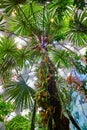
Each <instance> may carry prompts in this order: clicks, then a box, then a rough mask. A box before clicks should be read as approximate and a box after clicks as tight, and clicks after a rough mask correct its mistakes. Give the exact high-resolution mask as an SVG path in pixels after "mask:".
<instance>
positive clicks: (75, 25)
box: [68, 10, 87, 46]
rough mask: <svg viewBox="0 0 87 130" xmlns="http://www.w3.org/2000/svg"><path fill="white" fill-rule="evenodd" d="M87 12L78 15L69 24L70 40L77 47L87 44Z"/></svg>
mask: <svg viewBox="0 0 87 130" xmlns="http://www.w3.org/2000/svg"><path fill="white" fill-rule="evenodd" d="M86 15H87V10H84V11H82V12H79V13H76V14H75V15H74V17H73V19H71V20H70V23H69V31H68V38H69V40H70V41H71V42H72V43H74V44H76V45H77V46H83V45H85V44H86V43H87V17H86Z"/></svg>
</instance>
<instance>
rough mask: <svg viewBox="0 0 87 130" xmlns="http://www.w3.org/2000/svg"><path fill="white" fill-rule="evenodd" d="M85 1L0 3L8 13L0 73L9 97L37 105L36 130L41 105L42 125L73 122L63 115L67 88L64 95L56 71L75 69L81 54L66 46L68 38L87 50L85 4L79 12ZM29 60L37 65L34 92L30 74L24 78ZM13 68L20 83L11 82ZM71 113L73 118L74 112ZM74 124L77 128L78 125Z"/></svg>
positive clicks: (53, 129)
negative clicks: (20, 43)
mask: <svg viewBox="0 0 87 130" xmlns="http://www.w3.org/2000/svg"><path fill="white" fill-rule="evenodd" d="M77 2H78V1H77ZM80 2H81V1H80V0H79V3H75V2H74V1H73V0H67V1H66V0H63V1H61V0H51V1H47V0H45V1H43V0H0V8H1V9H3V10H4V11H3V13H2V15H1V18H0V31H2V32H4V33H5V35H6V36H5V37H3V38H1V40H0V75H1V79H2V83H3V84H4V87H5V89H6V91H5V95H6V97H7V99H9V100H10V101H12V102H13V103H14V104H15V106H16V107H17V108H18V109H21V110H22V109H24V108H29V109H30V108H31V109H32V106H34V109H33V115H32V125H31V130H34V121H35V120H34V117H35V111H36V108H38V107H41V108H42V110H41V112H40V113H43V115H44V116H42V118H43V123H44V124H45V125H48V129H49V130H65V129H67V130H68V129H69V119H68V118H67V117H66V116H65V115H64V113H63V109H64V108H65V104H64V102H65V100H64V99H63V96H64V95H66V93H67V91H68V90H67V91H62V87H60V86H61V85H60V82H59V78H60V76H59V75H58V71H57V70H58V68H61V67H65V68H68V67H70V66H72V65H73V63H74V62H73V60H74V57H76V56H77V54H76V52H74V51H72V50H70V49H69V48H67V46H66V43H65V40H67V39H68V42H71V45H73V46H74V47H75V48H76V47H80V48H81V47H85V46H86V42H87V18H86V14H87V9H86V8H85V2H84V5H83V7H82V8H80V7H79V6H78V4H80ZM15 37H20V38H21V39H23V40H24V41H25V42H26V45H25V46H24V47H23V48H22V49H18V48H17V46H16V45H17V44H16V43H15V41H14V39H15ZM60 46H61V47H62V49H60ZM26 62H28V63H29V64H28V65H27V67H28V68H30V69H31V68H32V67H34V66H35V67H36V73H35V74H36V76H37V81H36V83H35V89H33V88H31V87H30V86H29V84H27V81H28V80H29V76H28V79H27V80H25V79H24V78H23V75H22V74H21V70H22V68H23V67H24V66H25V65H26ZM12 69H15V70H16V79H15V80H13V79H12V76H13V73H12ZM63 81H64V80H62V83H63ZM64 82H65V81H64ZM64 89H65V90H66V87H64ZM64 110H65V109H64ZM68 115H69V118H70V119H71V120H73V119H72V118H71V115H70V113H69V114H68ZM72 122H74V121H72ZM74 124H75V122H74ZM75 126H76V127H78V125H77V124H75ZM79 129H80V128H79Z"/></svg>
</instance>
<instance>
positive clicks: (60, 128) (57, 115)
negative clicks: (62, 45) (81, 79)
mask: <svg viewBox="0 0 87 130" xmlns="http://www.w3.org/2000/svg"><path fill="white" fill-rule="evenodd" d="M49 62H50V63H48V67H49V74H48V79H49V80H48V83H47V84H48V86H47V89H48V92H49V94H50V105H51V106H52V107H53V119H54V122H55V127H54V130H69V120H68V118H66V117H65V116H64V114H63V113H62V106H61V102H60V99H59V95H58V92H57V88H56V82H55V66H54V65H53V63H52V61H51V60H50V59H49Z"/></svg>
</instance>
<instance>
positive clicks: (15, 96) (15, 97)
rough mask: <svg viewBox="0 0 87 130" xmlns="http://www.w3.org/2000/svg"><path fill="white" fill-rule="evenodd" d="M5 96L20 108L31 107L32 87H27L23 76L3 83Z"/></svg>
mask: <svg viewBox="0 0 87 130" xmlns="http://www.w3.org/2000/svg"><path fill="white" fill-rule="evenodd" d="M4 87H5V89H6V91H5V97H6V99H8V100H9V101H12V102H13V103H14V106H15V107H16V108H18V109H20V110H22V109H24V108H31V107H32V105H33V97H34V93H35V91H34V89H33V88H31V87H29V86H28V85H27V84H26V82H25V81H24V79H23V78H21V77H20V79H18V81H10V82H8V83H6V84H5V86H4Z"/></svg>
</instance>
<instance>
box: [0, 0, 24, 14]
mask: <svg viewBox="0 0 87 130" xmlns="http://www.w3.org/2000/svg"><path fill="white" fill-rule="evenodd" d="M24 2H26V0H0V8H4V10H5V12H6V13H11V12H12V11H13V9H15V8H16V7H17V5H18V4H23V3H24Z"/></svg>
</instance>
